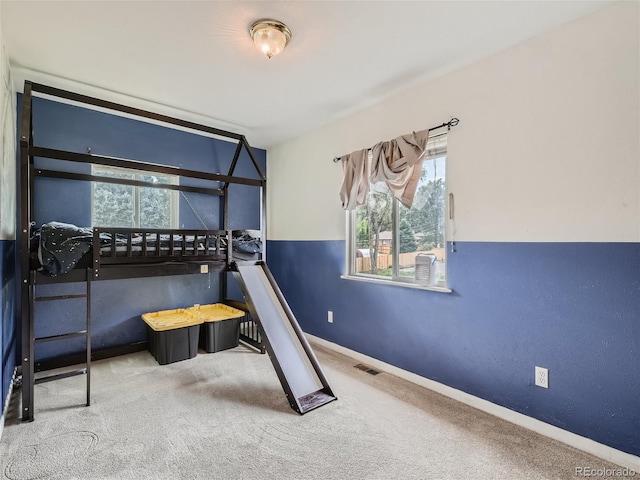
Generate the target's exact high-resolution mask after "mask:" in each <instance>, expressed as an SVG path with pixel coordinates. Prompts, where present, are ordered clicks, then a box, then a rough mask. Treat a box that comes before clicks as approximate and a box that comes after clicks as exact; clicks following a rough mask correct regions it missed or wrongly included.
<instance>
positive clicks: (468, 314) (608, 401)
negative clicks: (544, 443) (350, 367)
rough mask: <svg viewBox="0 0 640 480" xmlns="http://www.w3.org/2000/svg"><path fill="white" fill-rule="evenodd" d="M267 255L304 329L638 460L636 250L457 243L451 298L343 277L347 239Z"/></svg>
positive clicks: (639, 273)
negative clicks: (541, 382)
mask: <svg viewBox="0 0 640 480" xmlns="http://www.w3.org/2000/svg"><path fill="white" fill-rule="evenodd" d="M267 250H268V255H269V258H268V263H269V267H270V268H271V270H272V272H273V274H274V276H275V278H276V280H277V282H278V284H279V286H280V288H281V289H282V291H283V293H284V295H285V297H286V299H287V301H288V302H289V304H290V305H291V308H292V309H293V312H294V313H295V315H296V317H297V319H298V321H299V322H300V325H301V326H302V328H303V330H304V331H305V332H308V333H310V334H312V335H316V336H318V337H320V338H324V339H326V340H329V341H331V342H334V343H336V344H339V345H342V346H344V347H346V348H349V349H352V350H355V351H358V352H361V353H363V354H366V355H369V356H371V357H374V358H377V359H380V360H382V361H384V362H387V363H389V364H391V365H395V366H397V367H399V368H402V369H404V370H407V371H410V372H413V373H416V374H418V375H420V376H423V377H426V378H429V379H432V380H435V381H438V382H441V383H443V384H445V385H449V386H451V387H454V388H456V389H459V390H462V391H464V392H467V393H470V394H472V395H475V396H477V397H480V398H483V399H485V400H488V401H490V402H493V403H496V404H498V405H502V406H504V407H507V408H509V409H512V410H515V411H517V412H520V413H523V414H525V415H528V416H531V417H534V418H537V419H539V420H542V421H544V422H547V423H550V424H553V425H556V426H558V427H560V428H563V429H565V430H568V431H570V432H574V433H576V434H578V435H582V436H585V437H588V438H591V439H594V440H595V441H597V442H600V443H603V444H605V445H609V446H611V447H613V448H616V449H619V450H622V451H624V452H627V453H631V454H634V455H640V403H639V402H640V370H639V369H638V366H639V365H640V316H639V314H640V244H638V243H552V242H550V243H503V242H496V243H483V242H457V243H456V252H455V253H450V254H449V255H448V267H449V282H450V286H451V288H452V289H453V290H454V293H452V294H444V293H439V292H431V291H424V290H416V289H410V288H404V287H395V286H386V285H375V284H371V283H364V282H357V281H352V280H344V279H341V278H340V275H341V274H342V273H343V271H344V264H345V259H344V251H345V244H344V241H269V242H268V245H267ZM328 310H332V311H333V312H334V323H332V324H329V323H328V322H327V311H328ZM534 365H539V366H543V367H546V368H548V369H549V383H550V385H551V386H552V388H549V389H548V390H545V389H541V388H539V387H536V386H534V375H533V373H534V372H533V366H534ZM487 372H490V373H489V374H487ZM339 394H340V393H339V392H338V395H339Z"/></svg>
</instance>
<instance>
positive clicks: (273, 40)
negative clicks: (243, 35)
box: [249, 19, 291, 58]
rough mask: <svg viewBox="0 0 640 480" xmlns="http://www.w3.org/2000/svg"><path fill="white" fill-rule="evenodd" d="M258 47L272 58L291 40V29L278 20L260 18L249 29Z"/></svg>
mask: <svg viewBox="0 0 640 480" xmlns="http://www.w3.org/2000/svg"><path fill="white" fill-rule="evenodd" d="M249 35H251V38H252V39H253V43H254V44H255V46H256V48H257V49H258V50H260V51H261V52H262V53H264V54H265V55H266V56H267V57H269V58H271V57H273V56H274V55H278V54H279V53H280V52H282V50H284V47H286V46H287V44H288V43H289V40H291V30H289V27H287V26H286V25H285V24H284V23H282V22H279V21H277V20H267V19H264V20H258V21H257V22H255V23H254V24H253V25H251V29H250V30H249Z"/></svg>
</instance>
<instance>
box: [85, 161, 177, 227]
mask: <svg viewBox="0 0 640 480" xmlns="http://www.w3.org/2000/svg"><path fill="white" fill-rule="evenodd" d="M93 174H94V175H100V176H105V177H114V178H126V179H130V180H140V181H145V182H152V183H159V184H173V183H177V177H175V176H173V175H161V174H151V173H147V172H140V171H138V172H136V171H133V170H124V169H120V168H117V167H106V166H100V165H94V166H93ZM174 200H176V198H175V192H174V191H171V190H164V189H160V188H148V187H136V186H128V185H117V184H108V183H100V182H96V183H95V184H94V186H93V225H95V226H102V227H127V228H137V227H145V228H171V227H172V225H173V223H172V215H174V214H175V212H174V211H173V208H172V203H173V201H174ZM175 223H176V224H177V219H175Z"/></svg>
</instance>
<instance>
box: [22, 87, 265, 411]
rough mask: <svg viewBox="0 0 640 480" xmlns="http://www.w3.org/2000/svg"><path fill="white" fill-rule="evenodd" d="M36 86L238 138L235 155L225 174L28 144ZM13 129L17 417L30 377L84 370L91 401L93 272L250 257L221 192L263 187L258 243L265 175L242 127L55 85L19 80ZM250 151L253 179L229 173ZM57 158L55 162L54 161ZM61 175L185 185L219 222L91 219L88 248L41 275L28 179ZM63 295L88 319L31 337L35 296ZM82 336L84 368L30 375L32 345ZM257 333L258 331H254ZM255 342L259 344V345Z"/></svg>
mask: <svg viewBox="0 0 640 480" xmlns="http://www.w3.org/2000/svg"><path fill="white" fill-rule="evenodd" d="M37 94H40V95H41V96H46V97H49V98H53V99H57V100H58V101H63V102H64V101H70V102H75V103H79V104H81V105H86V106H92V107H98V108H100V109H106V110H109V111H113V112H119V113H121V114H126V115H129V116H133V117H134V118H137V119H140V120H146V121H152V122H161V123H162V124H163V125H165V126H167V127H169V128H180V129H188V130H190V131H193V132H194V133H197V134H202V135H209V136H212V135H213V136H217V137H222V138H225V139H228V140H229V141H235V142H237V144H236V148H235V152H234V156H233V158H232V159H231V163H230V167H229V171H228V173H227V174H226V175H222V174H218V173H211V172H207V171H196V170H188V169H183V168H177V167H173V166H168V165H157V164H149V163H145V162H140V161H135V160H125V159H119V158H112V157H106V156H101V155H95V154H91V153H79V152H70V151H63V150H56V149H52V148H47V147H42V146H37V145H34V135H33V111H32V104H33V102H32V99H33V97H34V95H37ZM19 127H20V129H19V140H20V198H19V212H20V213H19V223H20V241H19V250H18V255H17V259H16V261H17V263H18V268H19V271H20V278H21V288H20V292H19V293H20V314H19V315H20V316H21V325H22V420H23V421H32V420H33V418H34V417H33V415H34V408H33V407H34V385H35V384H36V383H40V382H45V381H51V380H57V379H60V378H66V377H68V376H72V375H79V374H85V375H86V378H87V388H86V391H87V405H89V404H90V369H91V284H92V283H93V282H95V281H99V280H113V279H123V278H139V277H150V276H165V275H186V274H194V273H201V272H203V271H205V270H203V269H204V268H205V266H206V271H208V272H210V273H218V272H226V271H229V269H230V266H231V264H232V262H233V261H243V260H254V259H256V258H259V255H260V254H251V253H242V252H237V251H236V252H234V249H233V247H232V245H233V237H232V232H231V231H230V230H229V202H228V200H227V198H228V197H227V193H228V189H229V186H230V185H232V184H240V185H248V186H254V187H259V188H260V189H261V202H260V204H261V206H260V209H261V211H260V223H261V228H260V232H261V233H260V235H261V238H260V240H261V243H262V245H263V246H264V245H265V240H266V228H265V221H264V220H265V218H266V177H265V174H264V172H263V170H262V168H261V166H260V164H259V163H258V162H257V161H256V158H255V157H254V155H253V152H252V150H251V147H250V146H249V144H248V142H247V140H246V138H245V137H244V136H243V135H240V134H237V133H232V132H227V131H224V130H220V129H217V128H212V127H209V126H205V125H200V124H196V123H192V122H188V121H185V120H181V119H177V118H172V117H169V116H166V115H160V114H156V113H152V112H148V111H145V110H140V109H137V108H133V107H129V106H125V105H120V104H117V103H113V102H108V101H105V100H101V99H97V98H93V97H89V96H86V95H81V94H77V93H73V92H69V91H66V90H61V89H58V88H54V87H50V86H46V85H42V84H37V83H32V82H29V81H27V82H25V86H24V93H23V97H22V117H21V124H20V126H19ZM243 151H245V152H246V153H247V154H248V157H249V158H250V160H251V162H252V163H253V166H254V168H255V170H256V172H257V174H258V176H259V179H251V178H245V177H239V176H234V171H235V169H236V165H237V163H238V160H239V158H240V155H241V154H242V152H243ZM36 158H46V159H51V160H60V161H63V162H77V163H84V164H97V165H106V166H113V167H120V168H126V169H132V170H136V171H145V172H154V173H162V174H170V175H175V176H177V177H186V178H195V179H204V180H210V181H214V182H219V183H218V185H220V184H221V185H222V186H221V187H219V188H203V187H194V186H187V185H173V184H171V185H169V184H158V183H153V182H147V181H142V180H131V179H124V178H113V177H106V176H99V175H89V174H81V173H73V172H67V171H64V170H54V169H38V168H36V166H35V161H34V160H35V159H36ZM54 163H55V162H54ZM37 176H40V177H48V178H62V179H70V180H78V181H90V182H104V183H116V184H122V185H133V186H142V187H150V188H164V189H168V190H178V191H186V192H196V193H202V194H208V195H216V196H219V197H220V198H221V203H222V223H223V229H222V230H208V229H205V230H193V229H189V230H176V229H142V228H135V229H132V228H103V227H100V226H93V227H91V232H90V234H89V235H88V236H89V237H90V238H86V239H85V240H86V244H85V245H86V250H87V251H86V252H85V253H84V254H83V255H82V256H81V257H80V258H78V259H77V261H75V260H74V262H73V267H72V268H69V270H68V272H66V273H63V274H59V275H54V276H52V275H50V274H49V275H47V274H46V272H42V271H41V269H40V268H39V267H41V265H34V250H33V248H32V238H31V232H32V225H33V220H34V200H35V198H34V195H35V188H34V180H35V177H37ZM221 278H222V281H221V282H220V286H221V287H220V289H221V292H220V296H221V298H223V299H226V298H227V275H222V277H221ZM67 282H85V283H86V292H83V293H79V294H67V295H59V296H43V297H38V296H37V295H36V285H41V284H52V283H67ZM69 298H86V327H85V328H84V329H83V330H81V331H74V332H69V333H65V334H61V335H54V336H49V337H41V338H35V331H34V330H35V329H34V310H35V308H34V303H35V302H37V301H45V302H46V301H55V300H65V299H69ZM80 336H82V337H85V338H86V361H85V362H84V363H85V366H84V367H83V368H79V369H76V370H72V371H67V372H64V373H61V374H57V375H50V376H47V377H41V378H38V379H37V380H36V379H35V371H34V353H35V345H36V344H37V343H41V342H50V341H55V340H59V339H63V338H71V337H80ZM255 336H256V338H258V337H257V334H255ZM258 348H259V346H258Z"/></svg>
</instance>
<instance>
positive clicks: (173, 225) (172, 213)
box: [91, 164, 180, 230]
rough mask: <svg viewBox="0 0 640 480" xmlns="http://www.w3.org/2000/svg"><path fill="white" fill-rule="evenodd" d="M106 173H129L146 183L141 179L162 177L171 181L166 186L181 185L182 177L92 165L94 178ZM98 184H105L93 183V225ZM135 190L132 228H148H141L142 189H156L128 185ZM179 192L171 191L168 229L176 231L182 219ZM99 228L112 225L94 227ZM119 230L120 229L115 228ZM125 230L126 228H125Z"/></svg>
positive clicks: (134, 178)
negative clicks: (143, 177) (150, 176)
mask: <svg viewBox="0 0 640 480" xmlns="http://www.w3.org/2000/svg"><path fill="white" fill-rule="evenodd" d="M105 171H107V172H108V171H111V172H120V173H127V174H131V175H133V180H136V181H144V180H142V179H141V177H142V176H149V175H153V176H156V177H162V178H163V179H168V180H169V181H168V182H167V183H166V185H179V184H180V177H179V176H178V175H170V174H166V173H157V172H147V171H144V170H132V169H129V168H122V167H114V166H111V165H97V164H92V165H91V175H94V176H104V175H103V173H102V172H105ZM96 183H104V182H100V181H93V182H91V223H92V225H93V224H94V218H95V203H94V200H95V188H96ZM128 186H130V187H131V188H132V189H133V211H134V213H133V220H134V221H133V224H134V226H133V227H131V228H146V227H141V226H140V189H141V188H154V187H143V186H139V185H128ZM178 193H180V192H178V191H177V190H169V199H170V200H169V223H170V225H169V227H167V228H168V229H171V230H176V229H178V226H179V224H180V219H179V216H180V215H179V212H180V210H179V197H178ZM94 226H97V227H106V228H112V227H113V226H112V225H94ZM115 228H118V227H115ZM123 228H125V227H123Z"/></svg>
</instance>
